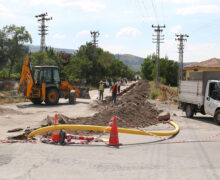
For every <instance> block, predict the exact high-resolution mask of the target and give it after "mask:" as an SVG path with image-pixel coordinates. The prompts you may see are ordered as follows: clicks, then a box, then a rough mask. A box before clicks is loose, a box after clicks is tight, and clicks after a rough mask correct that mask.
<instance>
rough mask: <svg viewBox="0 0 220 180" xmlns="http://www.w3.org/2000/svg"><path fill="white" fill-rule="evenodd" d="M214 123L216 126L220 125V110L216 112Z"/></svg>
mask: <svg viewBox="0 0 220 180" xmlns="http://www.w3.org/2000/svg"><path fill="white" fill-rule="evenodd" d="M214 121H215V123H216V124H218V125H220V109H218V110H217V111H216V112H215V116H214Z"/></svg>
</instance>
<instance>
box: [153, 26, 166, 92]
mask: <svg viewBox="0 0 220 180" xmlns="http://www.w3.org/2000/svg"><path fill="white" fill-rule="evenodd" d="M165 27H166V26H165V25H163V26H159V25H157V26H154V25H152V28H154V31H155V32H156V34H153V36H156V39H155V38H153V43H156V56H157V59H156V78H155V87H156V88H159V76H160V74H159V71H160V67H159V65H160V43H163V42H162V40H164V35H161V32H162V31H163V29H162V28H165Z"/></svg>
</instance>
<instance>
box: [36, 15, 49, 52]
mask: <svg viewBox="0 0 220 180" xmlns="http://www.w3.org/2000/svg"><path fill="white" fill-rule="evenodd" d="M46 16H48V15H47V13H43V14H39V15H36V16H35V17H36V18H37V19H38V22H40V23H41V26H39V30H38V31H39V32H40V33H39V35H40V36H41V44H40V50H41V51H45V47H46V43H45V36H46V35H47V34H48V33H47V31H48V29H47V28H48V26H46V25H45V21H50V20H52V17H50V18H47V17H46Z"/></svg>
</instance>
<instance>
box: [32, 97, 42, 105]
mask: <svg viewBox="0 0 220 180" xmlns="http://www.w3.org/2000/svg"><path fill="white" fill-rule="evenodd" d="M31 102H32V103H33V104H41V103H42V101H41V99H39V98H32V99H31Z"/></svg>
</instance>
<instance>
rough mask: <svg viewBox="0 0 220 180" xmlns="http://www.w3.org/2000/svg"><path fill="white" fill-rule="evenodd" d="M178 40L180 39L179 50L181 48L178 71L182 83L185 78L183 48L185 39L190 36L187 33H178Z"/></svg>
mask: <svg viewBox="0 0 220 180" xmlns="http://www.w3.org/2000/svg"><path fill="white" fill-rule="evenodd" d="M176 37H177V38H176V39H175V40H176V41H179V46H178V50H179V52H178V53H179V71H178V84H179V85H180V81H181V80H183V49H184V45H183V41H187V39H186V38H188V37H189V36H188V35H187V34H176Z"/></svg>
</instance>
